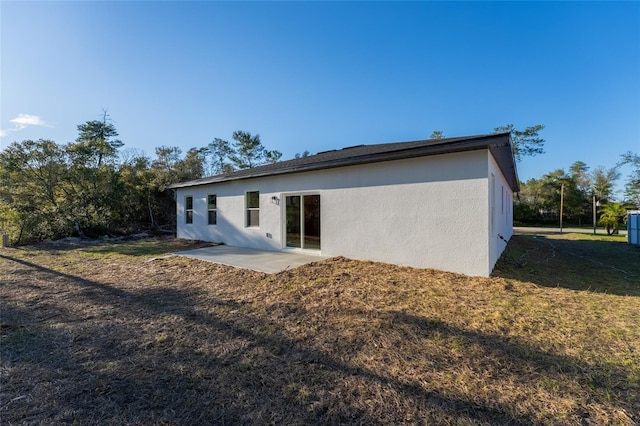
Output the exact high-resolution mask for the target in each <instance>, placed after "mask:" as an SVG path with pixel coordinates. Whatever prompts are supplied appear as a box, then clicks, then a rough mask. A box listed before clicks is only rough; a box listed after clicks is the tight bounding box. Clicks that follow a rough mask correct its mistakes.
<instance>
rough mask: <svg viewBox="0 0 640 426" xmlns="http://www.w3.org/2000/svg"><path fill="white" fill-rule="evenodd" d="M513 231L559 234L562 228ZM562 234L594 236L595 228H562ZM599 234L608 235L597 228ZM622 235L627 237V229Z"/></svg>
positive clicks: (533, 228)
mask: <svg viewBox="0 0 640 426" xmlns="http://www.w3.org/2000/svg"><path fill="white" fill-rule="evenodd" d="M513 230H514V231H515V232H535V233H544V232H549V233H554V232H555V233H559V232H560V228H547V227H538V226H514V227H513ZM562 232H578V233H581V234H593V228H562ZM596 233H597V234H604V235H606V234H607V230H606V229H604V228H597V229H596ZM620 235H627V230H626V229H621V230H620Z"/></svg>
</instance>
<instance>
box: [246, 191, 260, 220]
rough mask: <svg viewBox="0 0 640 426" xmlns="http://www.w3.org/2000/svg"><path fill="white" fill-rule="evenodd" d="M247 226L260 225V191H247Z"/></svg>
mask: <svg viewBox="0 0 640 426" xmlns="http://www.w3.org/2000/svg"><path fill="white" fill-rule="evenodd" d="M246 205H247V227H256V228H257V227H259V226H260V192H259V191H252V192H247V199H246Z"/></svg>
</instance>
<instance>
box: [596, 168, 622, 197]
mask: <svg viewBox="0 0 640 426" xmlns="http://www.w3.org/2000/svg"><path fill="white" fill-rule="evenodd" d="M619 178H620V172H619V171H618V168H617V167H612V168H610V169H605V168H604V167H603V166H598V167H596V168H595V169H594V170H593V173H591V181H592V185H593V187H592V190H593V194H594V195H595V196H596V199H597V200H599V201H600V202H602V203H606V202H608V201H610V200H611V198H612V197H613V188H614V185H615V182H616V181H617V180H618V179H619Z"/></svg>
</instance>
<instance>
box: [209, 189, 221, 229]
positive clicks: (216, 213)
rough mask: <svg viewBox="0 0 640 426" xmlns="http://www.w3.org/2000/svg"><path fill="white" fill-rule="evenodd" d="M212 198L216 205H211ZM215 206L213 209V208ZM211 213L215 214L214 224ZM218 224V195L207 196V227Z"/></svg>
mask: <svg viewBox="0 0 640 426" xmlns="http://www.w3.org/2000/svg"><path fill="white" fill-rule="evenodd" d="M211 197H214V203H213V204H211V202H210V201H211ZM211 206H213V208H211ZM211 213H213V222H211ZM217 224H218V194H207V225H217Z"/></svg>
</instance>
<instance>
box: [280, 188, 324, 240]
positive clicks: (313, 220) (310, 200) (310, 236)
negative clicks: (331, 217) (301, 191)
mask: <svg viewBox="0 0 640 426" xmlns="http://www.w3.org/2000/svg"><path fill="white" fill-rule="evenodd" d="M285 207H286V212H285V216H286V217H285V222H286V224H285V225H286V246H287V247H291V248H301V249H306V250H320V195H287V196H286V198H285Z"/></svg>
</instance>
